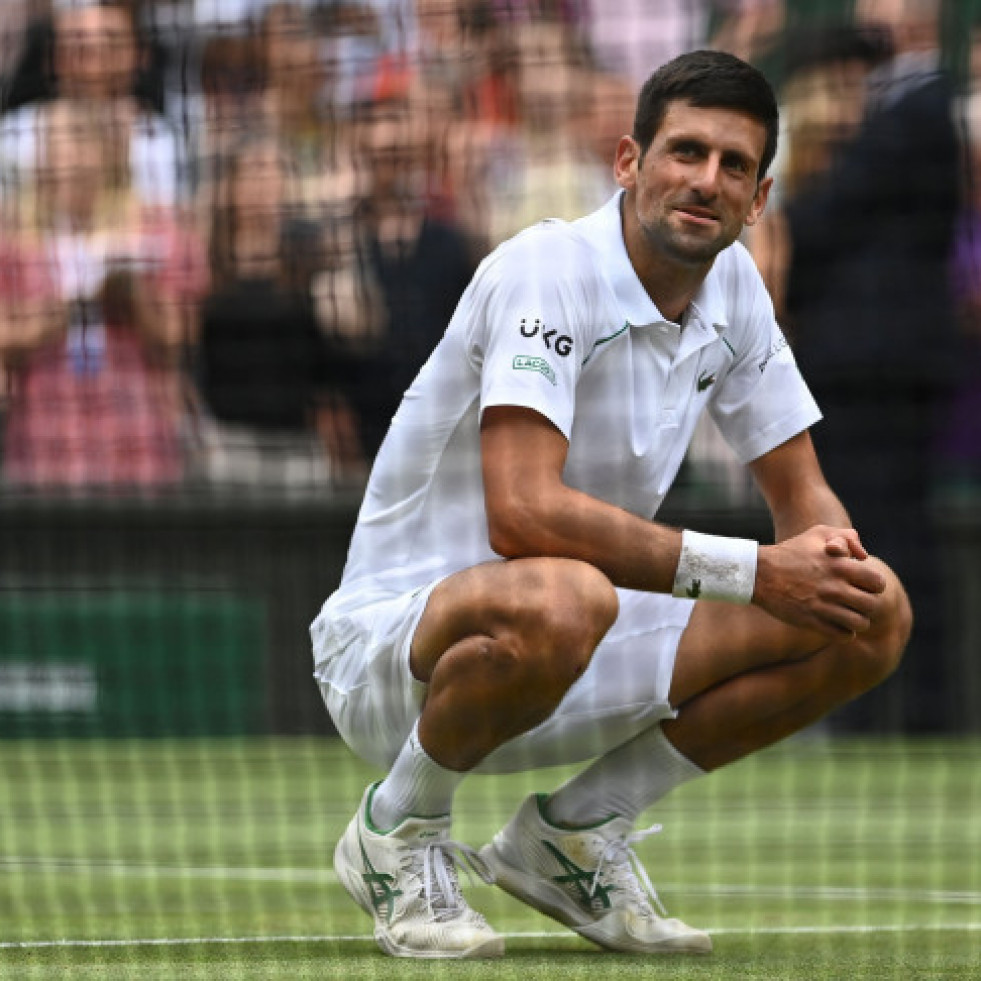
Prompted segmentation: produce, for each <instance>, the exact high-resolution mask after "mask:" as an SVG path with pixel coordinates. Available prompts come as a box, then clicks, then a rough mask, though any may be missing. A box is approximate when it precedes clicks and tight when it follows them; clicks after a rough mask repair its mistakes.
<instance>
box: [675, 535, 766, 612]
mask: <svg viewBox="0 0 981 981" xmlns="http://www.w3.org/2000/svg"><path fill="white" fill-rule="evenodd" d="M758 548H759V544H758V543H757V542H754V541H752V540H750V539H748V538H724V537H722V536H720V535H702V534H700V533H699V532H697V531H688V530H687V529H686V530H685V531H683V532H682V533H681V558H679V559H678V571H677V573H675V577H674V588H673V589H672V591H671V592H672V595H674V596H686V597H688V598H689V599H708V600H725V601H726V602H728V603H749V602H750V601H751V600H752V598H753V589H754V587H755V586H756V553H757V550H758Z"/></svg>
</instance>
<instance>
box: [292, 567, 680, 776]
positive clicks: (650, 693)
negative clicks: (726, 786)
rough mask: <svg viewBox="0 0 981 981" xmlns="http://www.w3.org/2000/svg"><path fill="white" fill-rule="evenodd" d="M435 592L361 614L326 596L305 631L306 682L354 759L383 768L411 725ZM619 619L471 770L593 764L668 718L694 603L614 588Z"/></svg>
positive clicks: (370, 605)
mask: <svg viewBox="0 0 981 981" xmlns="http://www.w3.org/2000/svg"><path fill="white" fill-rule="evenodd" d="M436 585H437V584H436V583H431V584H429V585H428V586H426V587H424V588H422V589H419V590H416V591H414V592H412V593H408V594H404V595H398V596H394V597H387V598H384V599H377V598H376V599H373V600H372V601H370V602H366V603H364V604H363V605H358V604H357V603H356V601H355V602H352V597H351V596H350V595H342V594H340V593H335V594H334V596H332V597H331V598H330V599H329V600H328V601H327V603H326V604H324V607H323V609H322V610H321V612H320V615H319V616H318V617H317V619H316V620H314V622H313V624H312V625H311V628H310V634H311V638H312V640H313V655H314V664H315V670H314V677H315V678H316V679H317V683H318V684H319V686H320V691H321V694H322V695H323V698H324V702H325V704H326V706H327V710H328V712H329V713H330V716H331V719H332V720H333V722H334V725H335V726H336V727H337V731H338V732H339V733H340V735H341V737H342V738H343V739H344V741H345V742H346V743H347V744H348V745H349V746H350V747H351V749H353V750H354V752H355V753H357V754H358V755H359V756H361V757H362V758H363V759H365V760H367V761H369V762H371V763H374V764H376V765H378V766H381V767H383V768H385V769H388V768H389V767H390V766H391V764H392V763H393V761H394V760H395V757H396V756H397V755H398V753H399V750H400V749H401V748H402V745H403V744H404V743H405V740H406V739H407V738H408V735H409V732H410V730H411V729H412V726H413V724H414V723H415V721H416V719H417V718H418V717H419V713H420V711H421V708H422V704H423V701H424V699H425V694H426V685H425V684H423V683H422V682H421V681H417V680H416V679H415V678H413V676H412V672H411V670H410V667H409V653H410V649H411V645H412V638H413V635H414V634H415V630H416V626H417V625H418V623H419V620H420V618H421V617H422V613H423V610H424V609H425V607H426V603H427V602H428V600H429V594H430V593H431V592H432V590H433V589H434V588H435V586H436ZM617 593H618V595H619V598H620V613H619V616H618V617H617V619H616V622H615V623H614V624H613V626H612V627H611V628H610V630H609V631H608V632H607V634H606V636H605V637H604V638H603V641H602V642H601V643H600V645H599V647H598V648H597V649H596V651H595V653H594V655H593V658H592V660H591V661H590V663H589V666H588V667H587V669H586V670H585V671H584V672H583V674H582V675H581V676H580V677H579V678H578V679H577V680H576V682H575V684H574V685H573V686H572V687H571V688H570V689H569V691H568V692H567V693H566V695H565V698H564V699H563V700H562V702H561V704H560V705H559V707H558V708H557V709H556V710H555V712H554V713H553V714H552V715H551V717H550V718H548V719H547V720H546V721H545V722H543V723H542V724H541V725H539V726H536V727H535V728H534V729H532V730H530V731H529V732H526V733H524V734H522V735H521V736H518V737H517V738H515V739H512V740H511V741H509V742H507V743H505V744H504V745H503V746H500V747H499V748H498V749H497V750H495V751H494V752H493V753H492V754H491V755H490V756H488V757H487V759H485V760H484V761H483V762H482V763H481V764H480V766H479V767H478V768H477V771H478V772H483V773H508V772H514V771H520V770H529V769H535V768H538V767H543V766H556V765H561V764H567V763H579V762H582V761H583V760H589V759H593V758H595V757H597V756H601V755H603V754H604V753H606V752H608V751H609V750H611V749H613V748H614V747H615V746H619V745H620V744H621V743H623V742H626V740H628V739H630V738H631V737H633V736H635V735H637V734H638V733H639V732H642V731H643V730H645V729H648V728H650V727H651V726H653V725H655V724H657V723H658V722H660V721H661V720H662V719H670V718H674V716H675V715H676V712H675V711H674V709H673V708H672V707H671V705H670V703H669V702H668V692H669V690H670V687H671V676H672V674H673V672H674V661H675V655H676V653H677V650H678V641H679V639H680V637H681V633H682V631H683V630H684V629H685V627H686V626H687V624H688V620H689V618H690V616H691V611H692V607H693V606H694V601H692V600H688V599H678V598H675V597H672V596H664V595H661V594H653V593H641V592H635V591H633V590H626V589H618V590H617Z"/></svg>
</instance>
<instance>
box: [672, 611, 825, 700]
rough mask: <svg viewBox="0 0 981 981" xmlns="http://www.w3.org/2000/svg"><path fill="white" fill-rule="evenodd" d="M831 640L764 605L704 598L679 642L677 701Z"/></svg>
mask: <svg viewBox="0 0 981 981" xmlns="http://www.w3.org/2000/svg"><path fill="white" fill-rule="evenodd" d="M828 643H829V641H828V638H827V637H823V636H822V635H821V634H819V633H817V632H815V631H809V630H804V629H802V628H800V627H793V626H791V625H790V624H787V623H783V622H782V621H780V620H777V619H776V618H775V617H773V616H771V615H770V614H769V613H766V612H765V611H764V610H761V609H759V607H756V606H735V605H733V604H732V603H718V602H712V601H707V600H699V601H698V602H697V603H695V606H694V609H693V611H692V615H691V619H690V620H689V621H688V624H687V626H686V627H685V631H684V633H683V634H682V635H681V640H680V642H679V644H678V654H677V657H676V659H675V666H674V676H673V678H672V682H671V693H670V697H671V704H672V705H675V706H680V705H683V704H684V703H685V702H687V701H688V700H689V699H690V698H694V697H695V696H696V695H699V694H701V692H703V691H707V690H708V689H709V688H713V687H714V686H715V685H717V684H720V683H721V682H723V681H726V680H728V679H729V678H734V677H736V676H737V675H740V674H744V673H745V672H747V671H753V670H756V669H757V668H762V667H766V666H767V665H770V664H777V663H780V662H782V661H787V660H796V659H798V658H802V657H806V656H807V655H809V654H813V653H814V652H815V651H818V650H820V649H821V648H823V647H825V646H827V644H828Z"/></svg>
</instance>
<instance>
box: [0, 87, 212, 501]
mask: <svg viewBox="0 0 981 981" xmlns="http://www.w3.org/2000/svg"><path fill="white" fill-rule="evenodd" d="M38 119H39V124H40V126H41V131H40V134H39V149H40V160H39V166H38V169H37V172H36V179H37V193H36V195H35V196H33V197H32V198H31V200H30V207H29V208H28V207H26V206H25V208H24V209H23V210H22V212H21V218H22V221H23V224H22V226H21V227H20V228H18V229H16V230H14V231H8V232H7V234H6V236H5V240H4V241H3V245H2V252H3V257H2V261H0V267H2V268H3V270H4V275H3V278H2V281H0V291H2V297H0V357H2V359H3V366H4V369H5V371H6V373H7V377H8V384H9V404H8V413H7V419H6V430H5V459H4V477H5V480H6V482H7V483H8V484H14V485H21V486H31V487H40V488H80V487H93V486H103V487H114V488H121V487H125V488H144V489H145V488H159V487H162V486H170V485H173V484H176V483H177V482H178V481H179V480H180V479H181V478H182V475H183V460H182V447H181V434H182V401H181V397H182V386H181V379H182V376H181V372H180V370H179V367H178V354H179V351H180V350H181V347H182V345H183V344H184V342H185V340H186V336H187V331H188V325H189V323H190V307H191V305H192V303H193V299H194V294H195V291H196V290H197V289H198V288H199V287H200V273H199V271H198V270H200V269H201V265H200V263H196V262H195V249H194V247H193V242H191V241H190V240H189V238H188V236H187V235H186V233H184V232H182V231H181V230H180V229H179V226H178V224H177V223H176V221H175V220H174V217H173V215H168V214H166V213H165V212H163V211H161V210H160V209H154V210H153V211H151V212H149V213H148V212H147V209H145V208H143V207H141V206H140V205H139V202H138V201H137V199H136V197H135V195H134V194H133V191H132V187H131V185H128V184H127V183H126V182H125V181H120V180H119V175H118V174H114V173H113V172H112V169H111V168H110V167H109V166H108V165H107V160H106V156H107V152H108V148H107V145H106V144H105V143H104V142H103V140H102V139H101V134H100V132H99V130H98V129H97V128H96V126H95V123H94V119H93V116H92V115H91V114H90V113H89V111H88V108H87V107H86V106H84V105H82V104H80V103H77V102H71V101H68V100H61V99H59V100H57V101H55V102H52V103H50V104H48V105H47V106H45V107H43V108H42V109H41V110H40V111H39V115H38Z"/></svg>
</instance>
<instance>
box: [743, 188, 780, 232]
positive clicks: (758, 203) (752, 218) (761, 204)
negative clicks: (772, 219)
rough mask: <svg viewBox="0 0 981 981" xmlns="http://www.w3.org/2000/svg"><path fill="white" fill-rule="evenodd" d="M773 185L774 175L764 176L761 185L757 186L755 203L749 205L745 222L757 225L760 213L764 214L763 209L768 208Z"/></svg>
mask: <svg viewBox="0 0 981 981" xmlns="http://www.w3.org/2000/svg"><path fill="white" fill-rule="evenodd" d="M771 187H773V178H772V177H764V178H763V180H761V181H760V184H759V187H757V188H756V195H755V196H754V197H753V203H752V204H751V205H750V207H749V214H747V215H746V220H745V222H744V223H745V224H747V225H755V224H756V223H757V222H758V221H759V220H760V215H762V214H763V209H764V208H766V202H767V198H769V196H770V188H771Z"/></svg>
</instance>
